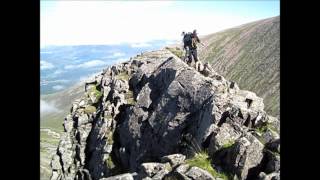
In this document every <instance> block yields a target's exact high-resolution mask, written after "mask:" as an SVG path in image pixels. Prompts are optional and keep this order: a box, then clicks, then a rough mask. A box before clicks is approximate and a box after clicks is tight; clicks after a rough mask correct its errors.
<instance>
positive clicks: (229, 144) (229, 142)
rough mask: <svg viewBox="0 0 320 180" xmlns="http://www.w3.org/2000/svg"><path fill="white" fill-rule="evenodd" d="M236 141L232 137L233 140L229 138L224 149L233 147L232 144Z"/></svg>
mask: <svg viewBox="0 0 320 180" xmlns="http://www.w3.org/2000/svg"><path fill="white" fill-rule="evenodd" d="M234 143H235V141H234V140H232V139H231V140H229V141H228V142H226V143H225V144H224V145H223V146H222V148H223V149H227V148H229V147H231V146H232V145H234Z"/></svg>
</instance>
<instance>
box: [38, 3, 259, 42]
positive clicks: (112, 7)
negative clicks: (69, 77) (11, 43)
mask: <svg viewBox="0 0 320 180" xmlns="http://www.w3.org/2000/svg"><path fill="white" fill-rule="evenodd" d="M41 3H45V2H41ZM184 4H185V3H184V2H183V3H181V2H175V1H150V2H149V1H134V2H130V1H129V2H128V1H57V2H56V6H55V7H54V8H53V9H51V11H50V12H45V11H43V9H41V18H40V21H41V22H40V26H41V46H42V47H43V46H45V45H50V44H53V45H80V44H88V45H89V44H120V43H135V45H138V46H139V43H144V42H149V41H152V40H180V39H181V36H180V35H181V32H182V31H192V30H193V29H194V28H196V29H197V30H198V33H199V35H206V34H210V33H214V32H217V31H220V30H223V29H226V28H230V27H233V26H236V25H240V24H243V23H247V22H251V21H254V20H258V19H261V17H256V16H254V15H252V16H246V15H242V16H240V15H239V14H235V13H230V12H224V11H213V10H206V11H201V9H198V8H196V7H195V8H191V9H188V11H187V10H186V9H185V8H184V7H183V6H184ZM140 47H141V46H140Z"/></svg>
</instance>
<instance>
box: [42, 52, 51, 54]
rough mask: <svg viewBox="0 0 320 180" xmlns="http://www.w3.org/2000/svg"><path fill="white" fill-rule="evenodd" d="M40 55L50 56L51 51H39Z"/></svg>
mask: <svg viewBox="0 0 320 180" xmlns="http://www.w3.org/2000/svg"><path fill="white" fill-rule="evenodd" d="M40 53H41V54H52V52H51V51H41V52H40Z"/></svg>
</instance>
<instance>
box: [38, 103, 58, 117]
mask: <svg viewBox="0 0 320 180" xmlns="http://www.w3.org/2000/svg"><path fill="white" fill-rule="evenodd" d="M59 111H60V110H59V109H58V108H57V107H56V106H55V103H54V102H46V101H44V100H40V113H41V114H47V113H52V112H59Z"/></svg>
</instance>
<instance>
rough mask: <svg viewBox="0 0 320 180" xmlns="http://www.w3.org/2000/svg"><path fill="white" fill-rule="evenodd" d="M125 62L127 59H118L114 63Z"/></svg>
mask: <svg viewBox="0 0 320 180" xmlns="http://www.w3.org/2000/svg"><path fill="white" fill-rule="evenodd" d="M127 60H128V59H127V58H119V59H117V61H116V62H124V61H127Z"/></svg>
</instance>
